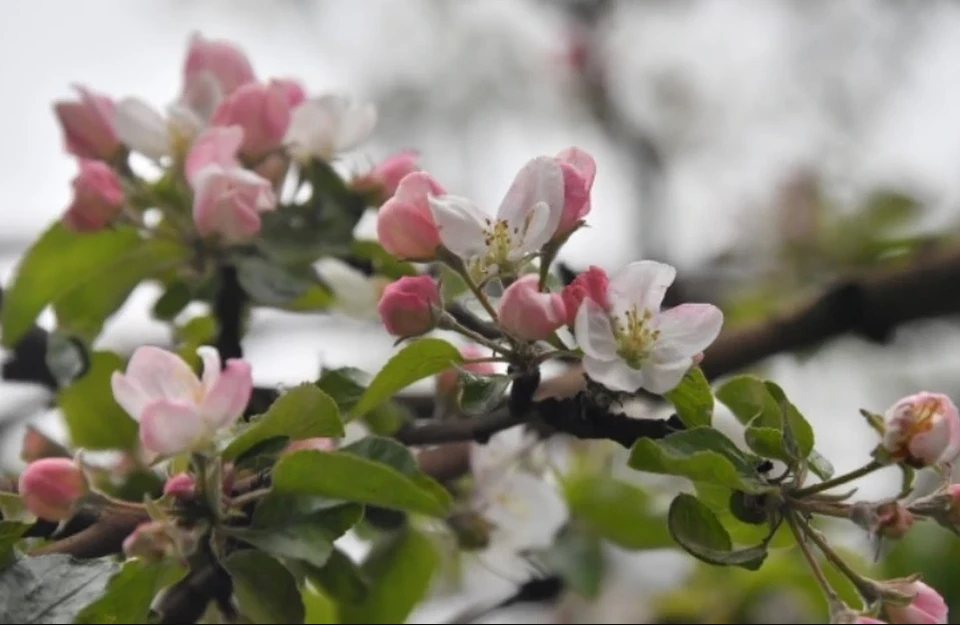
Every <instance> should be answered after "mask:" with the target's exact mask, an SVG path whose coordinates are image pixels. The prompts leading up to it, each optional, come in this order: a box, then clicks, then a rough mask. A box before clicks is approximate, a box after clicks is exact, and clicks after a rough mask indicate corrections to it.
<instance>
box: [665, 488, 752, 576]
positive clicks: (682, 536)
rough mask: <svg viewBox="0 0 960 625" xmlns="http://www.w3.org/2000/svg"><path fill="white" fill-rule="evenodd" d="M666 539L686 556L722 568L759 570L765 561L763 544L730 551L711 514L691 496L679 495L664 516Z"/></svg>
mask: <svg viewBox="0 0 960 625" xmlns="http://www.w3.org/2000/svg"><path fill="white" fill-rule="evenodd" d="M667 525H668V526H669V528H670V535H671V536H673V539H674V540H676V541H677V544H678V545H680V546H681V547H683V549H684V551H686V552H687V553H689V554H690V555H692V556H694V557H696V558H698V559H700V560H703V561H704V562H708V563H710V564H718V565H722V566H740V567H743V568H745V569H749V570H751V571H754V570H757V569H759V568H760V565H762V564H763V561H764V559H766V557H767V548H766V545H765V544H760V545H757V546H754V547H747V548H744V549H734V548H733V541H731V540H730V535H729V534H728V533H727V530H726V529H724V527H723V525H722V524H721V523H720V521H719V520H718V519H717V517H716V516H715V515H714V514H713V511H712V510H711V509H710V508H709V507H708V506H706V505H705V504H703V503H702V502H701V501H700V500H699V499H697V498H696V497H694V496H693V495H688V494H686V493H681V494H679V495H677V496H676V498H674V500H673V503H671V504H670V511H669V512H668V513H667Z"/></svg>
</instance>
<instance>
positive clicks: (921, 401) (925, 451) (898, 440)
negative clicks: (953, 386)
mask: <svg viewBox="0 0 960 625" xmlns="http://www.w3.org/2000/svg"><path fill="white" fill-rule="evenodd" d="M883 447H884V448H885V449H886V450H887V452H889V453H890V455H891V457H892V458H893V459H894V460H896V461H897V462H906V463H908V464H911V465H914V466H918V467H924V466H931V465H935V464H942V463H946V462H951V461H953V460H954V459H955V458H956V457H957V455H958V454H960V413H958V412H957V407H956V405H954V403H953V401H951V400H950V398H949V397H947V396H946V395H943V394H941V393H930V392H921V393H917V394H915V395H910V396H909V397H904V398H903V399H901V400H899V401H898V402H896V403H895V404H894V405H893V406H891V407H890V408H889V409H888V410H887V413H886V415H885V431H884V436H883Z"/></svg>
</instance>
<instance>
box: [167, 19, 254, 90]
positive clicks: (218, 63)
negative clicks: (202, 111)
mask: <svg viewBox="0 0 960 625" xmlns="http://www.w3.org/2000/svg"><path fill="white" fill-rule="evenodd" d="M211 80H212V81H213V83H214V84H215V85H216V87H217V90H218V92H219V93H220V95H221V96H223V97H226V96H229V95H230V94H232V93H233V92H234V91H236V90H237V89H239V88H240V87H241V86H243V85H245V84H247V83H249V82H253V81H254V80H255V77H254V73H253V67H252V66H251V65H250V60H249V59H248V58H247V56H246V54H244V53H243V51H242V50H241V49H240V48H239V47H237V46H236V45H234V44H232V43H230V42H229V41H224V40H221V39H207V38H205V37H204V36H203V35H201V34H200V33H193V34H192V35H191V36H190V42H189V45H188V48H187V57H186V59H185V60H184V64H183V94H184V97H186V98H189V97H190V96H191V95H195V94H196V93H197V92H198V91H201V90H202V89H204V88H206V87H207V84H206V83H207V81H211Z"/></svg>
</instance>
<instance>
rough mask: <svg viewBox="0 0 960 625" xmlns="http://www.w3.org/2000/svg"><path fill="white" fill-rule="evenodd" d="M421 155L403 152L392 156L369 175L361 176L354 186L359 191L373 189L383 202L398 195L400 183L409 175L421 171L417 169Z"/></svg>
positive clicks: (411, 151)
mask: <svg viewBox="0 0 960 625" xmlns="http://www.w3.org/2000/svg"><path fill="white" fill-rule="evenodd" d="M418 156H419V155H418V154H417V152H416V151H415V150H401V151H399V152H397V153H395V154H391V155H390V156H388V157H387V158H385V159H383V160H382V161H380V162H379V163H377V165H376V167H374V168H373V169H372V170H371V171H370V172H369V173H368V174H366V175H364V176H361V177H360V178H359V179H358V180H356V181H355V182H354V186H355V187H357V188H359V189H367V188H370V189H372V190H373V191H374V192H375V193H376V194H377V195H378V197H380V198H382V199H381V201H386V200H387V199H388V198H390V197H392V196H393V195H394V194H396V192H397V189H398V188H399V186H400V181H401V180H403V179H404V177H406V175H407V174H412V173H413V172H415V171H418V170H419V167H417V157H418Z"/></svg>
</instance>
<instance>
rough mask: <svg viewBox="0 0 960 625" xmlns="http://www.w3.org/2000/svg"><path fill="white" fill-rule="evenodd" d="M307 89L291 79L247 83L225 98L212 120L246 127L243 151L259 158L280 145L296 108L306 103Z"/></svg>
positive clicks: (226, 124)
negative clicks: (305, 94)
mask: <svg viewBox="0 0 960 625" xmlns="http://www.w3.org/2000/svg"><path fill="white" fill-rule="evenodd" d="M303 100H304V93H303V89H302V88H301V87H300V86H299V85H298V84H296V83H295V82H293V81H290V80H271V81H270V82H269V83H268V84H266V85H264V84H260V83H253V82H251V83H247V84H245V85H243V86H241V87H240V88H238V89H237V90H236V91H234V92H233V93H232V94H231V95H230V96H229V97H227V98H225V99H224V100H222V101H221V102H220V104H219V106H217V109H216V110H215V111H214V113H213V117H212V119H211V120H210V121H211V123H212V124H214V125H216V126H239V127H241V128H243V143H241V144H240V151H241V152H242V153H243V155H244V156H246V157H248V158H251V159H255V158H258V157H261V156H263V155H264V154H266V153H267V152H269V151H271V150H273V149H275V148H277V147H278V146H279V145H280V142H281V141H282V140H283V136H284V134H286V132H287V127H288V126H289V125H290V114H291V111H292V110H293V108H294V107H295V106H296V105H298V104H300V103H301V102H303Z"/></svg>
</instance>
